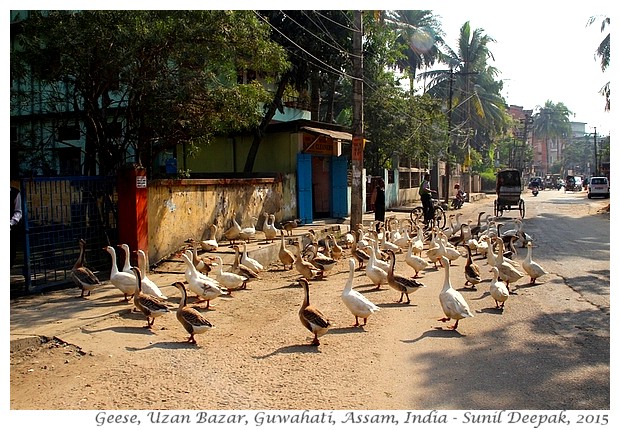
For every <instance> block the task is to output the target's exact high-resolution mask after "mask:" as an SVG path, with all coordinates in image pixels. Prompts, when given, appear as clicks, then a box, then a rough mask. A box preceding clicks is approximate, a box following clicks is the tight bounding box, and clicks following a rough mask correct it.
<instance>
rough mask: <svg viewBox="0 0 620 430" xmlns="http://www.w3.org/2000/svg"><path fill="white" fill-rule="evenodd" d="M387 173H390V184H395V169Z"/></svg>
mask: <svg viewBox="0 0 620 430" xmlns="http://www.w3.org/2000/svg"><path fill="white" fill-rule="evenodd" d="M387 174H388V184H393V183H394V171H393V170H388V172H387Z"/></svg>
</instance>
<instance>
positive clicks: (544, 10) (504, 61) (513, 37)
mask: <svg viewBox="0 0 620 430" xmlns="http://www.w3.org/2000/svg"><path fill="white" fill-rule="evenodd" d="M414 3H415V2H408V3H407V4H408V5H410V6H409V7H413V6H414ZM605 3H606V4H605ZM498 4H500V2H495V3H491V2H482V1H470V2H452V1H435V2H433V4H431V5H428V6H429V7H428V9H430V10H432V11H433V12H434V13H435V14H436V15H437V16H438V17H439V20H440V21H441V23H442V28H443V30H444V32H445V33H446V34H445V36H444V39H445V41H446V42H447V44H448V46H450V47H452V49H454V50H456V48H457V40H458V37H459V34H460V28H461V27H462V25H463V24H464V23H465V22H466V21H469V22H470V26H471V29H472V31H473V30H474V29H476V28H480V29H482V30H484V34H486V35H487V36H489V37H491V38H493V39H494V40H495V42H494V43H491V44H490V45H489V48H490V51H491V52H492V53H493V56H494V60H490V61H489V62H490V64H492V65H493V66H495V67H496V68H497V69H499V71H500V75H499V77H498V78H499V79H502V80H503V81H504V91H503V93H502V95H503V96H504V98H505V99H506V101H507V102H508V104H509V105H517V106H522V107H523V108H524V109H533V110H534V111H536V108H537V107H539V106H544V104H545V102H546V101H547V100H551V101H552V102H554V103H559V102H562V103H564V105H565V106H566V107H567V108H568V109H569V110H570V111H571V112H573V113H574V116H572V117H570V118H569V119H570V120H571V121H576V122H584V123H587V124H586V132H593V131H594V127H596V128H597V129H596V130H597V133H598V134H600V135H610V131H611V128H612V126H611V113H610V112H605V111H604V103H605V100H604V97H603V96H601V95H600V94H599V90H600V89H601V87H603V85H604V84H605V83H607V82H609V81H611V68H608V69H607V71H606V72H605V73H603V72H602V71H601V67H600V60H599V59H598V57H597V58H595V50H596V48H597V47H598V45H599V44H600V42H601V41H602V40H603V38H604V33H601V21H600V20H599V21H597V22H596V23H594V24H592V25H590V26H587V22H588V19H589V18H590V17H591V16H607V17H609V16H610V15H611V11H610V8H611V7H610V2H602V1H587V2H579V4H573V3H571V4H570V6H569V5H568V3H565V4H562V3H556V2H547V1H544V0H539V1H537V2H534V1H531V0H525V1H520V2H518V3H515V6H512V7H510V6H507V3H504V2H501V5H502V8H501V9H500V8H499V7H498V6H497V5H498ZM608 28H610V27H608ZM605 34H607V33H605ZM612 46H613V45H612Z"/></svg>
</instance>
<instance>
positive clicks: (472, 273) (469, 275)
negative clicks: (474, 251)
mask: <svg viewBox="0 0 620 430" xmlns="http://www.w3.org/2000/svg"><path fill="white" fill-rule="evenodd" d="M463 246H464V247H465V249H466V250H467V262H466V263H465V285H467V284H471V289H472V290H475V289H476V284H479V283H481V282H482V276H481V275H480V267H479V266H478V265H477V264H476V263H474V261H473V259H472V257H471V249H470V248H469V246H467V245H463Z"/></svg>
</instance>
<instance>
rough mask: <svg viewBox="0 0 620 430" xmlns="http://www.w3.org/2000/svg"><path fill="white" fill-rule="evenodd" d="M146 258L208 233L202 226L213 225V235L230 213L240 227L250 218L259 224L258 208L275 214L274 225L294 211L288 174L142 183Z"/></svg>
mask: <svg viewBox="0 0 620 430" xmlns="http://www.w3.org/2000/svg"><path fill="white" fill-rule="evenodd" d="M148 193H149V195H148V218H149V219H148V244H149V245H148V248H149V250H148V253H149V256H148V260H149V263H150V264H154V263H156V262H159V261H160V260H162V259H164V258H167V257H168V256H170V255H171V254H173V253H174V252H176V251H178V250H179V249H180V248H182V247H183V246H184V242H185V241H186V240H187V239H189V238H193V239H196V240H201V239H206V238H207V237H208V228H209V227H210V226H211V225H212V224H215V225H216V226H217V232H216V239H217V240H218V241H220V239H221V237H222V235H223V233H224V231H226V230H227V229H228V228H229V227H230V226H231V225H232V219H233V217H235V219H236V220H237V222H238V223H239V224H240V225H241V227H246V226H250V225H251V224H252V223H254V222H255V221H256V220H253V219H252V217H256V218H257V220H258V221H257V222H256V223H255V227H256V230H257V231H258V230H262V227H263V223H264V220H265V217H264V215H263V214H264V213H265V212H267V213H270V214H271V213H273V214H275V216H276V225H278V224H279V223H280V222H281V221H283V220H289V219H293V218H296V217H297V197H296V195H297V194H296V179H295V175H294V174H290V175H282V176H278V177H275V178H251V179H163V180H154V181H152V182H150V183H149V185H148Z"/></svg>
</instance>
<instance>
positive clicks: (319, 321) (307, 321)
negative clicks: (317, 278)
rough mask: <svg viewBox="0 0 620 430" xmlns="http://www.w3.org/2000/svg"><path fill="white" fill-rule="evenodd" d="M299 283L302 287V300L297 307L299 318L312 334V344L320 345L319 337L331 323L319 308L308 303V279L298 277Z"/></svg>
mask: <svg viewBox="0 0 620 430" xmlns="http://www.w3.org/2000/svg"><path fill="white" fill-rule="evenodd" d="M299 283H300V284H301V286H302V287H303V289H304V301H303V303H302V304H301V307H300V308H299V320H300V321H301V323H302V324H303V326H304V327H306V328H307V329H308V330H309V331H310V332H311V333H312V334H313V335H314V339H313V340H312V345H320V344H321V343H320V342H319V337H321V336H323V335H324V334H325V333H327V331H328V330H329V328H330V327H331V325H332V323H331V321H330V320H329V319H328V318H327V317H326V316H325V315H323V313H322V312H321V311H320V310H319V309H317V308H316V307H314V306H312V305H311V304H310V286H309V284H308V280H307V279H306V278H300V279H299Z"/></svg>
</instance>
